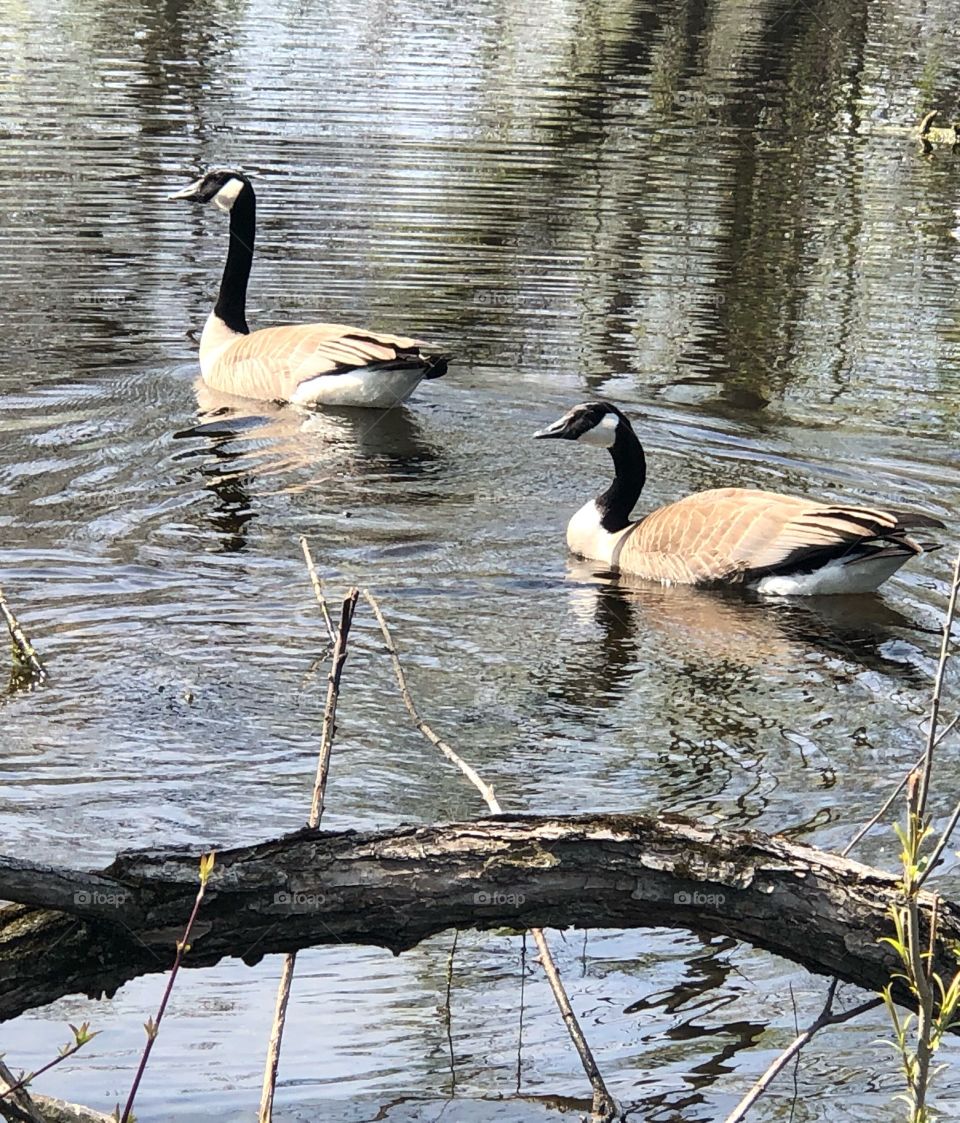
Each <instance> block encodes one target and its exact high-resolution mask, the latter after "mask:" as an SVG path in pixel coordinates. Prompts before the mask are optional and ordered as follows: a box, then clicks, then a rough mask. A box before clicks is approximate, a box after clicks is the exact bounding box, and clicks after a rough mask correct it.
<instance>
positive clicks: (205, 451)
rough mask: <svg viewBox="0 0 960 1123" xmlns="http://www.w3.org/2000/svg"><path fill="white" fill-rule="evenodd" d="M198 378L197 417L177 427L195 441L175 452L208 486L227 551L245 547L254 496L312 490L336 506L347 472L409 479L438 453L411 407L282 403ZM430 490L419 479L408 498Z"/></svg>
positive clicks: (352, 477) (316, 498)
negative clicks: (319, 409)
mask: <svg viewBox="0 0 960 1123" xmlns="http://www.w3.org/2000/svg"><path fill="white" fill-rule="evenodd" d="M195 388H196V392H197V402H198V406H199V413H198V421H197V424H196V425H193V426H191V427H190V428H188V429H183V430H180V431H179V432H177V433H175V434H174V437H175V438H176V439H178V440H189V441H193V442H196V443H194V444H193V445H192V446H191V447H189V448H187V449H185V450H183V451H182V452H180V453H178V454H177V455H176V456H175V457H174V459H175V460H177V461H180V462H192V463H194V464H196V465H197V468H198V471H199V474H200V476H201V477H202V479H203V486H204V487H205V488H206V489H207V490H209V491H210V492H212V493H213V494H214V496H215V498H216V500H217V502H216V505H215V507H214V509H213V510H212V512H211V514H210V519H211V522H212V523H213V525H214V527H215V529H216V531H217V533H218V535H220V540H221V549H222V550H223V551H225V552H237V551H241V550H243V549H244V548H245V546H246V537H247V524H248V523H249V522H250V521H251V520H252V519H253V518H255V516H256V508H255V504H254V502H253V499H254V497H256V498H258V499H259V498H263V497H266V496H270V495H287V496H291V495H297V494H300V493H309V494H310V497H311V501H312V503H314V504H315V505H319V506H323V505H327V506H329V507H330V509H331V510H332V511H339V510H341V509H342V507H343V504H344V481H345V480H349V481H352V482H353V483H354V484H355V483H356V482H357V481H361V482H362V481H364V480H365V479H367V480H369V479H370V478H376V480H377V481H378V483H380V484H385V483H389V482H393V481H397V480H409V479H416V478H418V477H422V476H424V475H426V474H427V473H428V472H429V471H430V469H431V467H432V466H433V465H434V464H435V463H436V462H437V461H438V459H439V455H440V454H439V452H438V450H437V448H436V447H435V446H434V445H432V444H431V443H430V442H429V441H427V440H426V438H425V437H424V435H423V432H422V429H421V426H420V424H419V422H418V421H417V419H416V417H415V415H414V414H412V413H411V412H410V411H409V410H407V409H405V408H404V407H402V406H397V407H394V408H393V409H385V410H377V409H335V410H334V409H327V410H324V411H322V412H315V411H308V410H304V409H301V408H299V407H296V406H290V405H284V404H280V403H266V402H258V403H256V405H255V406H253V404H252V403H251V402H250V401H249V400H247V399H244V398H238V397H235V396H233V395H230V394H223V393H221V392H218V391H215V390H212V389H211V388H210V387H208V386H206V385H205V384H204V383H202V382H198V383H197V385H196V387H195ZM252 406H253V408H254V409H255V410H256V412H255V413H251V407H252ZM429 498H430V497H429V495H426V494H425V493H424V491H423V489H422V488H418V489H416V494H415V496H414V495H411V497H410V499H409V502H417V503H423V502H425V501H429ZM404 501H405V500H404V497H403V494H402V493H400V494H396V495H395V496H394V502H398V503H401V504H402V503H403V502H404ZM314 509H315V508H314Z"/></svg>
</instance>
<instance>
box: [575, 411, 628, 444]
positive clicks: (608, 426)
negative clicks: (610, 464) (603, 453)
mask: <svg viewBox="0 0 960 1123" xmlns="http://www.w3.org/2000/svg"><path fill="white" fill-rule="evenodd" d="M619 424H620V418H619V417H617V415H616V414H615V413H605V414H604V415H603V420H602V421H601V422H600V423H599V424H598V425H594V427H593V428H592V429H588V430H587V431H586V432H585V433H584V434H583V435H582V436H580V437H577V440H578V441H581V442H582V443H583V444H585V445H595V446H596V447H597V448H610V446H611V445H612V444H613V442H614V441H615V440H616V439H617V426H618V425H619Z"/></svg>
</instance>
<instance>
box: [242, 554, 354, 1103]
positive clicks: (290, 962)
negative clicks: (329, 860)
mask: <svg viewBox="0 0 960 1123" xmlns="http://www.w3.org/2000/svg"><path fill="white" fill-rule="evenodd" d="M300 545H301V546H302V547H303V553H304V557H305V558H306V561H307V568H308V570H309V571H310V578H311V580H312V581H313V587H314V591H315V592H316V594H317V600H318V601H319V602H320V608H321V610H322V611H323V615H324V619H325V620H326V621H327V625H328V627H331V625H330V615H329V613H328V611H327V606H326V601H325V600H324V597H323V587H322V585H321V584H320V578H319V577H318V576H317V571H316V569H315V567H314V564H313V559H312V558H311V556H310V547H309V546H308V545H307V540H306V539H305V538H301V539H300ZM359 595H360V594H359V590H358V589H355V588H352V589H349V590H348V592H347V595H346V596H345V597H344V598H343V603H342V604H341V606H340V626H339V628H338V629H337V632H336V639H335V640H334V645H333V661H332V663H331V666H330V672H329V674H328V675H327V700H326V704H325V705H324V708H323V728H322V731H321V734H320V753H319V755H318V757H317V774H316V777H315V779H314V782H313V798H312V800H311V802H310V816H309V818H308V819H307V826H308V827H313V828H316V827H317V826H319V824H320V819H321V816H322V815H323V800H324V795H325V793H326V790H327V776H328V775H329V772H330V753H331V750H332V749H333V738H334V735H335V733H336V726H337V703H338V701H339V699H340V679H341V677H342V675H343V665H344V663H345V662H346V661H347V637H348V636H349V635H350V625H351V624H352V623H353V615H354V613H355V612H356V608H357V598H358V596H359ZM331 632H332V628H331ZM296 962H297V956H296V952H290V953H289V954H287V955H286V956H284V959H283V969H282V971H281V974H280V983H279V985H278V987H277V1002H276V1006H275V1007H274V1014H273V1026H272V1028H271V1030H270V1043H269V1045H268V1046H267V1061H266V1065H265V1066H264V1071H263V1086H262V1088H261V1091H260V1114H259V1123H270V1121H271V1120H272V1118H273V1098H274V1093H275V1091H276V1087H277V1072H278V1070H279V1067H280V1047H281V1045H282V1043H283V1028H284V1026H285V1025H286V1020H287V1005H288V1003H289V1001H290V987H291V984H292V982H293V972H294V968H295V966H296Z"/></svg>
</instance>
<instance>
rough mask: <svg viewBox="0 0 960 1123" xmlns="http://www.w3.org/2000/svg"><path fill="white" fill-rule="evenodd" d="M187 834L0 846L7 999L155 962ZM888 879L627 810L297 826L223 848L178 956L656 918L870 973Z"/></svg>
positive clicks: (185, 891)
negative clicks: (162, 844) (91, 851)
mask: <svg viewBox="0 0 960 1123" xmlns="http://www.w3.org/2000/svg"><path fill="white" fill-rule="evenodd" d="M199 853H200V851H199V850H197V851H192V852H186V851H138V852H132V853H126V854H121V855H119V856H118V857H117V859H116V860H115V861H114V862H113V864H112V865H111V866H110V867H108V868H107V869H106V870H103V871H101V872H99V873H96V874H89V873H82V872H79V871H69V870H63V869H57V870H51V869H49V868H44V867H39V866H34V865H30V864H28V863H24V862H16V861H13V860H10V859H3V860H0V897H3V898H7V899H16V900H18V901H19V902H21V903H20V904H17V905H12V906H9V907H7V908H6V909H3V910H0V1018H3V1019H7V1018H11V1017H15V1016H16V1015H17V1014H19V1013H21V1012H22V1011H24V1010H27V1009H30V1008H32V1007H35V1006H39V1005H42V1004H44V1003H46V1002H50V1001H52V1000H54V999H56V998H58V997H60V996H61V995H64V994H69V993H74V992H83V993H87V994H94V995H96V994H99V993H100V992H101V991H107V992H111V991H113V990H114V989H115V988H116V987H118V986H119V985H120V984H121V983H123V982H125V981H126V980H128V979H131V978H133V977H135V976H137V975H141V974H145V973H148V972H151V971H163V970H166V969H167V968H168V967H169V966H170V964H171V962H172V960H173V956H174V952H175V943H176V940H177V939H178V938H179V936H180V934H181V932H182V928H183V925H184V922H185V920H186V918H187V917H188V915H189V913H190V909H191V907H192V904H193V901H194V897H195V895H196V889H197V866H198V856H199ZM896 896H897V888H896V882H895V879H894V878H893V877H891V876H890V875H888V874H886V873H884V872H882V871H880V870H877V869H872V868H870V867H868V866H863V865H860V864H859V863H856V862H851V861H849V860H847V859H844V858H839V857H836V856H834V855H831V854H827V853H824V852H823V851H819V850H815V849H812V848H810V847H807V846H800V845H797V844H795V843H791V842H787V841H786V840H784V839H782V838H771V837H769V836H767V835H762V834H759V833H756V832H736V833H734V832H725V831H719V830H711V829H709V828H705V827H702V826H697V825H694V824H690V823H686V822H682V821H668V820H663V819H660V820H657V819H653V818H649V817H645V816H637V815H622V814H620V815H581V816H571V817H546V816H515V815H514V816H494V817H491V818H486V819H482V820H478V821H475V822H467V823H454V824H450V825H444V826H429V827H403V828H400V829H398V830H393V831H381V832H370V833H357V832H353V831H347V832H341V833H325V832H315V831H300V832H298V833H296V834H293V835H288V836H286V837H284V838H280V839H276V840H273V841H269V842H264V843H261V844H258V845H256V846H249V847H243V848H239V849H232V850H224V851H220V852H219V853H218V854H217V863H216V868H215V870H214V873H213V875H212V877H211V880H210V884H209V886H208V889H207V899H206V900H205V902H204V905H203V909H202V911H201V914H200V917H199V920H198V923H197V925H196V926H195V929H194V936H193V940H192V946H191V948H190V950H189V952H188V954H187V956H186V958H185V960H184V965H185V966H194V967H203V966H209V965H210V964H213V963H216V962H217V961H218V960H220V959H221V958H223V957H224V956H235V957H239V958H241V959H243V960H244V961H245V962H246V963H249V964H252V963H255V962H257V961H258V960H259V959H260V958H261V957H262V956H264V955H266V954H267V953H273V952H288V951H296V950H299V949H301V948H305V947H310V946H314V945H319V944H330V943H357V944H373V945H379V946H382V947H385V948H389V949H390V950H392V951H394V952H401V951H403V950H405V949H407V948H410V947H413V946H414V945H415V944H417V943H419V942H420V941H421V940H423V939H425V938H426V937H427V936H430V935H432V934H433V933H435V932H439V931H442V930H443V929H446V928H453V927H459V928H471V927H472V928H493V927H500V926H504V925H506V926H509V927H512V928H517V929H521V928H533V927H543V928H546V927H556V928H561V927H567V926H570V925H574V926H577V927H613V928H647V927H669V928H686V929H690V930H693V931H698V932H707V933H724V934H727V935H731V936H734V937H736V938H737V939H740V940H744V941H747V942H749V943H751V944H753V945H755V946H756V947H760V948H764V949H766V950H768V951H771V952H775V953H777V954H778V955H783V956H786V957H787V958H789V959H792V960H794V961H795V962H797V963H801V964H803V965H804V966H805V967H807V968H809V969H810V970H811V971H814V972H819V973H822V974H826V975H831V976H832V975H836V976H838V977H839V978H841V979H844V980H847V981H849V982H853V983H857V984H859V985H860V986H863V987H866V988H868V989H870V990H876V989H877V988H879V987H880V986H882V985H884V984H885V983H886V982H888V981H889V979H890V975H891V972H892V969H893V961H892V959H891V954H890V952H889V949H888V948H887V947H886V945H882V944H880V943H879V942H878V941H879V939H880V937H881V936H883V935H885V934H888V933H889V932H890V922H889V919H888V915H887V910H888V907H889V905H890V904H891V902H892V901H894V900H895V899H896ZM50 910H58V911H50ZM940 917H941V938H940V941H939V943H938V945H937V948H936V963H935V966H936V968H937V970H939V971H941V972H942V973H943V974H944V975H951V974H952V973H953V970H954V969H955V967H956V959H955V957H954V955H953V954H952V951H951V948H952V947H953V946H955V945H956V944H957V943H958V942H960V910H958V908H957V907H956V906H954V905H952V904H950V903H949V902H947V903H941V909H940Z"/></svg>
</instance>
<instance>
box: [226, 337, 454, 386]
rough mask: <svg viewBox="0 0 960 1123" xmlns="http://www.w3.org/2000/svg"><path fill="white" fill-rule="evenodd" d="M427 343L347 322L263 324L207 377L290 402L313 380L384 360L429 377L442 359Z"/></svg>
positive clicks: (229, 351) (233, 345)
mask: <svg viewBox="0 0 960 1123" xmlns="http://www.w3.org/2000/svg"><path fill="white" fill-rule="evenodd" d="M425 346H426V345H425V344H423V343H421V342H420V341H419V340H416V339H409V338H407V337H406V336H402V335H385V334H382V333H380V332H372V331H366V330H364V329H362V328H352V327H349V326H348V325H346V324H295V325H291V326H289V327H277V328H262V329H261V330H260V331H255V332H251V333H250V334H249V335H245V336H243V337H242V338H240V339H238V340H237V341H236V342H234V343H231V344H230V346H229V347H227V349H226V350H225V351H224V352H223V354H222V355H221V356H220V358H219V359H218V360H217V362H216V364H215V366H214V368H213V371H212V372H211V373H210V375H209V376H208V377H207V378H206V381H207V382H209V383H210V384H211V385H212V386H214V387H216V389H218V390H224V391H226V392H228V393H231V394H239V395H241V396H244V397H251V398H267V399H269V398H276V399H279V400H283V401H289V400H290V399H291V398H292V397H293V395H294V393H295V391H296V389H297V387H298V386H299V385H300V383H301V382H305V381H307V380H308V379H311V378H316V377H318V376H319V375H324V374H331V375H336V374H343V373H344V372H346V371H352V370H359V369H362V368H364V367H370V366H374V365H380V364H384V363H389V364H394V363H397V364H402V365H404V366H406V365H409V366H414V367H415V366H421V367H423V368H424V370H425V373H426V374H428V376H429V371H430V368H431V367H432V366H435V365H436V364H437V362H438V358H437V357H434V356H431V355H428V354H426V353H424V352H423V351H422V350H421V349H422V348H423V347H425ZM436 373H441V374H442V373H443V371H442V370H439V371H438V372H436ZM436 373H435V374H434V377H435V376H436Z"/></svg>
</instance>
